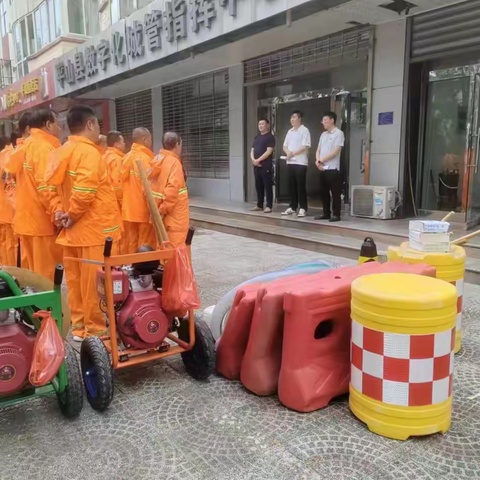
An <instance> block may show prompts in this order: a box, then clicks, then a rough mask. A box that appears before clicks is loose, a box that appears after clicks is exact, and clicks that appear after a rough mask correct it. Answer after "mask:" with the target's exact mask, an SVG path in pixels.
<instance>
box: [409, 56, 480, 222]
mask: <svg viewBox="0 0 480 480" xmlns="http://www.w3.org/2000/svg"><path fill="white" fill-rule="evenodd" d="M425 97H426V109H425V124H424V133H423V138H424V140H423V152H421V153H422V155H421V158H422V162H420V165H419V172H418V173H419V177H420V178H421V185H419V189H420V190H421V202H420V205H421V209H422V210H425V211H428V212H435V211H438V212H447V211H452V210H453V211H455V212H457V213H458V215H457V219H458V220H459V221H463V222H467V224H468V225H469V226H473V225H476V224H478V223H480V172H479V156H480V152H479V150H480V117H479V110H480V109H479V103H480V65H468V66H459V67H452V68H446V69H441V70H432V71H429V72H428V82H426V94H425Z"/></svg>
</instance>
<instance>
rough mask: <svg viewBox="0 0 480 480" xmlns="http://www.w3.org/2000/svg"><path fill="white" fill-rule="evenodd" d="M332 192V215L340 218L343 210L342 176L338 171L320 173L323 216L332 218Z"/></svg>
mask: <svg viewBox="0 0 480 480" xmlns="http://www.w3.org/2000/svg"><path fill="white" fill-rule="evenodd" d="M330 192H332V214H333V216H335V217H339V216H340V211H341V209H342V199H341V195H342V175H341V173H340V172H339V171H338V170H323V171H321V172H320V195H321V198H322V204H323V214H324V215H326V216H330Z"/></svg>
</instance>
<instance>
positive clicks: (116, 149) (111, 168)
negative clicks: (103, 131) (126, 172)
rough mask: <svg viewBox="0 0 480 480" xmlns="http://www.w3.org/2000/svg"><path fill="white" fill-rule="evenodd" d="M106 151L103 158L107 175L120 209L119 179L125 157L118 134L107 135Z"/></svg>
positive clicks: (119, 134) (112, 132)
mask: <svg viewBox="0 0 480 480" xmlns="http://www.w3.org/2000/svg"><path fill="white" fill-rule="evenodd" d="M107 145H108V147H107V151H106V153H105V155H104V156H103V158H104V159H105V162H106V164H107V171H108V175H109V176H110V181H111V182H112V186H113V189H114V190H115V195H116V197H117V200H118V204H119V206H120V208H121V207H122V198H123V188H122V179H121V178H120V169H121V168H122V161H123V157H124V156H125V139H124V138H123V135H122V134H121V133H120V132H117V131H115V130H112V131H111V132H108V135H107Z"/></svg>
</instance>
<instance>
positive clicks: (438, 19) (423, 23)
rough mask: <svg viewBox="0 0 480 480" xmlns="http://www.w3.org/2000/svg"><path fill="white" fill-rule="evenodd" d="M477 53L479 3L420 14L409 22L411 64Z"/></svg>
mask: <svg viewBox="0 0 480 480" xmlns="http://www.w3.org/2000/svg"><path fill="white" fill-rule="evenodd" d="M470 51H479V52H480V0H474V1H469V2H463V3H459V4H456V5H452V6H450V7H445V8H440V9H438V10H434V11H432V12H428V13H422V14H420V15H417V16H414V17H413V18H412V50H411V61H412V62H420V61H425V60H433V59H435V58H439V57H445V56H456V55H462V54H465V53H468V52H470Z"/></svg>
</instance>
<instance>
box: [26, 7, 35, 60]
mask: <svg viewBox="0 0 480 480" xmlns="http://www.w3.org/2000/svg"><path fill="white" fill-rule="evenodd" d="M27 27H28V46H29V48H30V53H31V54H33V53H35V52H36V51H37V47H36V45H35V28H34V26H33V15H32V14H30V15H29V16H28V17H27Z"/></svg>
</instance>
